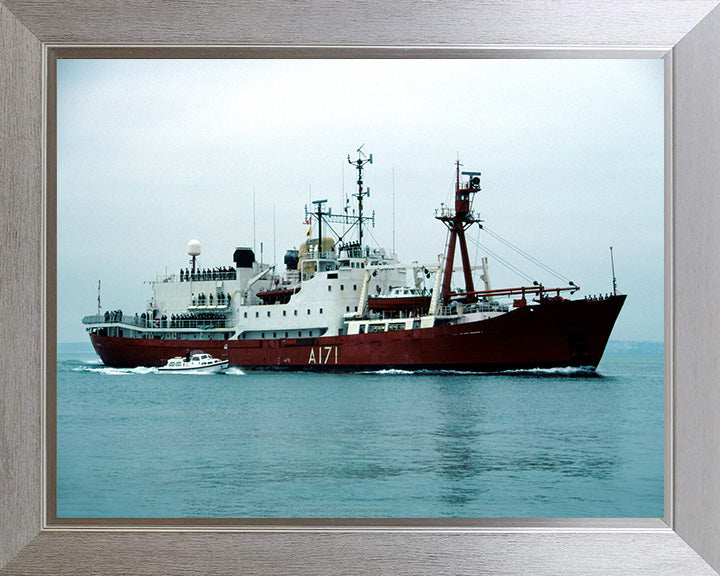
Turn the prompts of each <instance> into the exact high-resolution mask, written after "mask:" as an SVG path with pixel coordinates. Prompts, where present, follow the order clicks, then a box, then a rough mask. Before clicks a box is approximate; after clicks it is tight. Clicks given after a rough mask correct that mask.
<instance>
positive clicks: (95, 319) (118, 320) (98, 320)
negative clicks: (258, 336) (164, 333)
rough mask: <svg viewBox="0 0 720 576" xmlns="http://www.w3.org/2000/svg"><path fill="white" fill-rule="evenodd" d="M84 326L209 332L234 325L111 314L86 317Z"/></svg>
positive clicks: (212, 320) (220, 321)
mask: <svg viewBox="0 0 720 576" xmlns="http://www.w3.org/2000/svg"><path fill="white" fill-rule="evenodd" d="M82 322H83V324H89V325H92V324H123V325H125V326H137V327H138V328H160V329H175V328H177V329H182V328H195V329H197V328H200V329H202V330H209V329H211V328H231V327H232V324H231V323H230V321H229V320H227V319H226V318H176V319H175V320H173V319H172V318H166V319H164V320H163V319H160V318H156V319H154V320H153V319H147V318H141V317H135V316H126V315H124V314H123V315H122V316H120V315H116V314H109V315H108V317H107V318H106V317H105V315H104V314H100V315H97V314H95V315H93V316H85V317H84V318H83V319H82Z"/></svg>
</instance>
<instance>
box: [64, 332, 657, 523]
mask: <svg viewBox="0 0 720 576" xmlns="http://www.w3.org/2000/svg"><path fill="white" fill-rule="evenodd" d="M57 370H58V485H57V495H58V516H59V517H61V518H71V517H80V518H96V517H125V518H128V517H132V518H137V517H173V518H176V517H215V518H218V517H251V518H263V517H281V518H282V517H285V518H293V517H301V518H302V517H305V518H307V517H352V518H362V517H366V518H369V517H390V518H402V517H456V518H478V517H479V518H482V517H484V518H502V517H527V518H543V517H547V518H558V517H661V516H663V354H662V346H661V345H656V346H653V345H634V344H632V345H625V346H620V345H615V346H612V347H611V348H610V349H609V350H608V352H607V353H606V355H605V358H604V359H603V361H602V363H601V364H600V367H599V369H598V372H597V373H595V374H593V373H588V372H583V371H577V370H550V371H530V372H514V373H502V374H493V375H477V374H465V373H462V374H458V373H407V372H374V373H358V374H295V373H275V372H250V371H248V372H242V371H240V370H237V369H231V370H230V372H229V373H228V374H224V375H223V374H218V375H187V374H186V375H179V374H159V373H157V371H156V370H153V369H146V368H139V369H134V370H122V369H112V368H106V367H104V366H103V365H102V364H101V363H100V361H99V360H98V359H97V356H95V355H94V353H92V352H87V351H86V348H85V347H77V346H70V347H68V346H63V345H61V346H60V347H59V350H58V366H57Z"/></svg>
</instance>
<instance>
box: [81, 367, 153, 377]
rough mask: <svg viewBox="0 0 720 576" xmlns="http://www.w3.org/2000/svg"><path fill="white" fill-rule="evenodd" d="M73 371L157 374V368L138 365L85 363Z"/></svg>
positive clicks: (120, 374) (108, 373) (125, 374)
mask: <svg viewBox="0 0 720 576" xmlns="http://www.w3.org/2000/svg"><path fill="white" fill-rule="evenodd" d="M72 371H73V372H94V373H96V374H107V375H110V376H127V375H130V374H157V371H158V370H157V368H148V367H146V366H138V367H137V368H111V367H109V366H104V365H101V366H97V365H85V366H77V367H75V368H73V369H72Z"/></svg>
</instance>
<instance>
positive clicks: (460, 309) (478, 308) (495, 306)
mask: <svg viewBox="0 0 720 576" xmlns="http://www.w3.org/2000/svg"><path fill="white" fill-rule="evenodd" d="M508 310H509V307H508V306H507V305H505V304H499V303H497V302H475V303H474V304H461V303H453V304H450V305H449V306H440V309H439V310H438V315H439V316H457V315H459V314H472V313H473V312H507V311H508Z"/></svg>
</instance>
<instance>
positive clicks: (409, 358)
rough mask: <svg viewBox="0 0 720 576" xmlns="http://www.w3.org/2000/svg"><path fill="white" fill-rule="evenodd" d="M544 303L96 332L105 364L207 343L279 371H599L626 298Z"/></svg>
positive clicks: (138, 361)
mask: <svg viewBox="0 0 720 576" xmlns="http://www.w3.org/2000/svg"><path fill="white" fill-rule="evenodd" d="M625 298H626V297H625V295H618V296H609V297H607V298H604V299H598V300H563V301H560V302H552V301H549V302H545V303H543V304H541V305H531V306H525V307H521V308H517V309H515V310H512V311H510V312H508V313H506V314H502V315H500V316H496V317H494V318H490V319H487V320H481V321H477V322H471V323H462V324H455V325H449V326H436V327H433V328H422V329H416V330H399V331H395V332H379V333H370V334H355V335H344V336H331V337H320V338H278V339H253V340H206V341H202V342H200V341H197V340H165V339H147V338H123V337H109V336H103V335H101V334H99V333H95V334H91V335H90V338H91V341H92V343H93V346H94V348H95V351H96V352H97V354H98V355H99V356H100V358H101V360H102V361H103V363H104V364H105V365H107V366H113V367H136V366H161V365H162V364H164V363H165V361H167V359H168V358H171V357H173V356H179V355H183V354H185V353H186V352H187V351H188V349H189V348H197V347H198V346H199V345H201V346H202V349H203V351H204V352H207V353H209V354H212V355H213V356H215V357H217V358H221V359H223V360H225V359H227V360H228V361H229V364H230V366H237V367H240V368H244V369H277V370H311V371H332V370H379V369H402V370H460V371H476V372H495V371H503V370H516V369H533V368H559V367H590V368H596V367H597V365H598V364H599V362H600V359H601V358H602V355H603V352H604V350H605V346H606V344H607V341H608V338H609V337H610V333H611V331H612V328H613V326H614V324H615V320H616V318H617V316H618V314H619V313H620V309H621V308H622V305H623V303H624V301H625Z"/></svg>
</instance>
